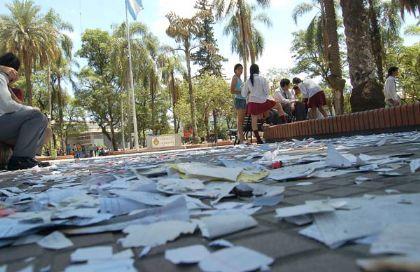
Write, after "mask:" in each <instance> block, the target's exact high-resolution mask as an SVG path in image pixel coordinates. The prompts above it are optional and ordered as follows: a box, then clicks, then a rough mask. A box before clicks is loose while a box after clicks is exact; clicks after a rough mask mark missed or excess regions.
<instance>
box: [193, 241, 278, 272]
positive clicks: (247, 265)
mask: <svg viewBox="0 0 420 272" xmlns="http://www.w3.org/2000/svg"><path fill="white" fill-rule="evenodd" d="M273 262H274V260H273V259H272V258H270V257H268V256H266V255H264V254H261V253H259V252H256V251H254V250H251V249H248V248H245V247H239V246H235V247H229V248H225V249H221V250H219V251H216V252H214V253H211V254H210V255H208V256H207V257H205V258H204V259H203V260H202V261H201V262H200V263H199V266H200V268H201V270H202V271H205V272H231V271H235V272H245V271H254V270H258V269H262V268H267V267H268V266H269V265H271V264H272V263H273Z"/></svg>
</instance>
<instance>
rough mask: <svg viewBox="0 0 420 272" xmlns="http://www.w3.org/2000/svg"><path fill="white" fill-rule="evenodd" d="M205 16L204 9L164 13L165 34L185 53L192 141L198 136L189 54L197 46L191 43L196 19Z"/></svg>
mask: <svg viewBox="0 0 420 272" xmlns="http://www.w3.org/2000/svg"><path fill="white" fill-rule="evenodd" d="M206 16H208V12H205V11H201V12H198V13H197V14H196V15H194V16H193V17H191V18H183V17H179V16H178V15H176V14H175V13H173V12H171V13H169V14H168V15H166V18H167V19H168V20H169V27H168V29H167V30H166V34H167V35H168V36H169V37H171V38H174V39H175V41H176V42H177V43H180V44H181V45H182V47H180V48H179V49H178V50H181V51H183V52H184V54H185V62H186V64H187V81H188V91H189V97H190V111H191V124H192V130H193V138H194V142H198V137H197V117H196V106H195V97H194V90H193V84H192V76H191V54H192V51H193V50H194V49H195V48H197V46H194V45H193V40H194V38H195V36H197V35H198V34H199V33H200V30H201V29H200V25H202V24H197V21H199V20H202V19H203V18H205V17H206Z"/></svg>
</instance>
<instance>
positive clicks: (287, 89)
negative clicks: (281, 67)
mask: <svg viewBox="0 0 420 272" xmlns="http://www.w3.org/2000/svg"><path fill="white" fill-rule="evenodd" d="M291 87H292V86H291V82H290V80H289V79H287V78H284V79H282V80H281V81H280V87H279V88H278V89H277V90H276V91H275V92H274V100H275V101H276V102H277V103H280V104H281V106H282V107H283V109H284V111H285V112H287V114H289V115H291V114H292V113H293V112H294V111H295V103H296V97H295V92H294V90H291Z"/></svg>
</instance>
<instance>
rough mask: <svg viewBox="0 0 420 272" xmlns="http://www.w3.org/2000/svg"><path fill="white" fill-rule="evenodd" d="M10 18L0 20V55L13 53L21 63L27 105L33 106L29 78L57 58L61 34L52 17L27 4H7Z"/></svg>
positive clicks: (18, 0) (25, 1)
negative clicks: (1, 53)
mask: <svg viewBox="0 0 420 272" xmlns="http://www.w3.org/2000/svg"><path fill="white" fill-rule="evenodd" d="M6 7H7V8H8V9H9V11H10V15H1V16H0V40H1V41H2V42H1V43H0V52H6V51H11V52H15V53H16V54H17V55H18V56H19V57H20V59H21V60H22V62H23V70H24V74H25V80H26V94H27V96H26V97H27V102H28V103H29V105H32V74H33V71H34V69H35V68H36V66H40V67H42V66H45V65H48V64H49V63H50V62H51V61H52V60H54V59H55V58H57V57H58V56H59V54H60V48H59V36H60V30H59V29H58V28H57V26H56V25H54V24H52V23H51V21H50V19H51V17H50V15H51V13H48V14H47V15H43V14H41V8H40V7H39V6H37V5H35V4H34V2H33V1H30V0H15V1H13V3H12V4H6Z"/></svg>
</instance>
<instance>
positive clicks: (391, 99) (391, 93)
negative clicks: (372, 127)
mask: <svg viewBox="0 0 420 272" xmlns="http://www.w3.org/2000/svg"><path fill="white" fill-rule="evenodd" d="M398 76H399V69H398V67H395V66H393V67H391V68H389V69H388V77H387V79H386V81H385V85H384V95H385V104H386V107H387V108H390V107H397V106H400V105H401V98H400V97H399V96H398V94H397V80H396V77H398Z"/></svg>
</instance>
